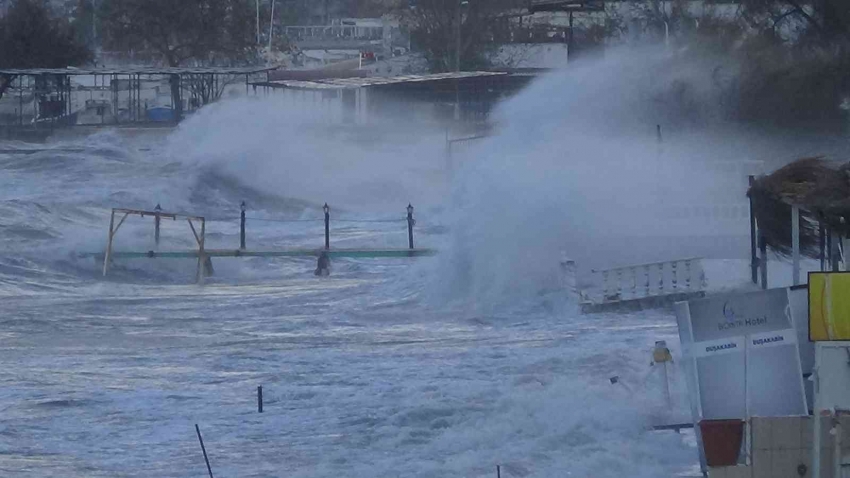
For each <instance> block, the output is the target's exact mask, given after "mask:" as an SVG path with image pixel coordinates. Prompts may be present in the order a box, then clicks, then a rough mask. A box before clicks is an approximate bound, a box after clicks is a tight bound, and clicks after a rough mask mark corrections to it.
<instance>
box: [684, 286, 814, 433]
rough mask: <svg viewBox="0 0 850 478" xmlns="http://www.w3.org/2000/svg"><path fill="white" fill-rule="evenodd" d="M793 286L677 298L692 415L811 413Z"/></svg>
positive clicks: (735, 415) (739, 416) (698, 418)
mask: <svg viewBox="0 0 850 478" xmlns="http://www.w3.org/2000/svg"><path fill="white" fill-rule="evenodd" d="M788 294H789V291H788V289H771V290H767V291H758V292H752V293H747V294H736V295H724V296H715V297H711V298H707V299H699V300H693V301H690V302H687V303H681V304H677V307H676V316H677V320H678V323H679V335H680V339H681V340H682V346H683V350H684V353H685V360H686V363H687V367H686V370H687V373H688V375H690V376H689V379H688V384H689V393H690V394H691V397H693V398H695V403H693V404H692V412H693V413H694V420H695V421H698V420H700V419H724V418H740V419H746V418H748V417H750V416H754V415H758V416H783V415H807V414H808V411H807V406H806V397H805V393H804V388H803V377H802V371H801V368H800V354H799V349H798V346H797V344H798V339H797V333H798V332H797V330H795V329H794V327H793V323H792V320H791V317H790V309H791V308H790V302H789V295H788Z"/></svg>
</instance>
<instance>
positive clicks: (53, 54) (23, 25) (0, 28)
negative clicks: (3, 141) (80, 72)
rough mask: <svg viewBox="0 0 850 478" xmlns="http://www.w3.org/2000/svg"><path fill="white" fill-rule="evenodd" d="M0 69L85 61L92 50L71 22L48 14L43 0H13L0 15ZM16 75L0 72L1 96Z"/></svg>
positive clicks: (46, 66)
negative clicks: (75, 32) (76, 34)
mask: <svg viewBox="0 0 850 478" xmlns="http://www.w3.org/2000/svg"><path fill="white" fill-rule="evenodd" d="M0 45H2V46H1V47H0V68H5V69H24V68H65V67H68V66H77V65H82V64H85V63H88V62H90V61H91V59H92V54H91V50H89V49H88V47H86V46H85V45H84V44H82V43H80V42H79V41H78V40H77V38H76V36H75V34H74V30H73V28H72V27H71V25H70V24H69V23H68V22H67V21H65V20H63V19H59V18H55V17H53V16H51V14H50V10H49V8H48V6H47V4H46V3H45V2H44V1H43V0H12V2H11V5H10V7H9V9H8V10H7V12H6V14H5V15H4V16H3V17H0ZM15 78H16V77H15V75H0V98H2V97H3V95H4V93H5V92H6V91H7V90H8V89H9V87H10V86H11V85H12V82H13V81H14V80H15Z"/></svg>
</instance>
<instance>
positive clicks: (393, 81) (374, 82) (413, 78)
mask: <svg viewBox="0 0 850 478" xmlns="http://www.w3.org/2000/svg"><path fill="white" fill-rule="evenodd" d="M507 75H508V74H507V73H505V72H502V71H461V72H456V73H436V74H432V75H404V76H392V77H379V76H375V77H367V78H325V79H314V80H310V81H299V80H276V81H268V82H262V83H255V85H256V86H268V87H272V88H293V89H303V90H346V89H357V88H368V87H373V86H384V85H397V84H402V83H424V82H434V81H445V80H460V79H466V78H484V77H496V76H507Z"/></svg>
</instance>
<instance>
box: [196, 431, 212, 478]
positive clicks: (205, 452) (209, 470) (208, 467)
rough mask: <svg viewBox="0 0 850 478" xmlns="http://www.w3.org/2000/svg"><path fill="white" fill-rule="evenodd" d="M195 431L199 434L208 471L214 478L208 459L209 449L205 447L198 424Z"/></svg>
mask: <svg viewBox="0 0 850 478" xmlns="http://www.w3.org/2000/svg"><path fill="white" fill-rule="evenodd" d="M195 431H196V432H197V433H198V441H199V442H201V451H203V452H204V461H205V462H206V464H207V471H208V472H209V473H210V478H214V477H213V472H212V467H210V459H209V457H207V447H205V446H204V439H203V437H201V429H200V428H198V424H197V423H196V424H195Z"/></svg>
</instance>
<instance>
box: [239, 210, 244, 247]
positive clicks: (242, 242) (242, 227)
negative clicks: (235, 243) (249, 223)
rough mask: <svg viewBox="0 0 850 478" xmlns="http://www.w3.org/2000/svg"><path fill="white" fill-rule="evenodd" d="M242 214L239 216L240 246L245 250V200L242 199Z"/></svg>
mask: <svg viewBox="0 0 850 478" xmlns="http://www.w3.org/2000/svg"><path fill="white" fill-rule="evenodd" d="M241 208H242V214H241V216H240V218H239V248H240V249H242V250H243V251H244V250H245V201H242V205H241Z"/></svg>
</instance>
